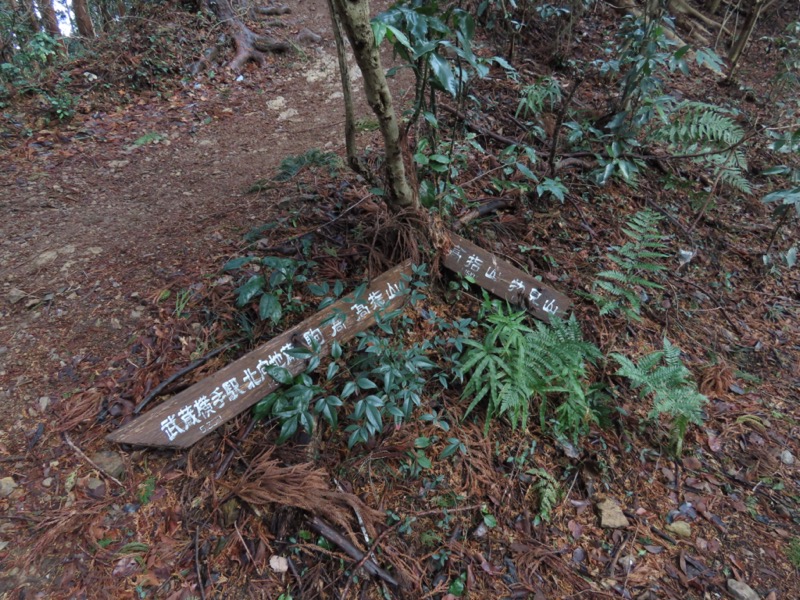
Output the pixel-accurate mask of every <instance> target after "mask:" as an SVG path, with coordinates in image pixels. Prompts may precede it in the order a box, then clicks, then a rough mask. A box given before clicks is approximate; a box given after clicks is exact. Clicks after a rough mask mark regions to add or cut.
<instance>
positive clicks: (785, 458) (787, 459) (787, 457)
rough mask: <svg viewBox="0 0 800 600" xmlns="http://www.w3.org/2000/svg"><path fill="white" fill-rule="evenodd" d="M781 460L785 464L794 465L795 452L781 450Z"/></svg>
mask: <svg viewBox="0 0 800 600" xmlns="http://www.w3.org/2000/svg"><path fill="white" fill-rule="evenodd" d="M781 462H782V463H783V464H785V465H793V464H794V454H792V453H791V452H789V451H788V450H784V451H783V452H781Z"/></svg>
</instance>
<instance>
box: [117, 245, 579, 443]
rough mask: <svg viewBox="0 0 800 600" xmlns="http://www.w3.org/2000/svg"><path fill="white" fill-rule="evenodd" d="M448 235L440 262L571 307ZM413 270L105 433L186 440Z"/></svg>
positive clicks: (330, 338) (367, 319) (550, 304)
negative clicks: (295, 352) (272, 371)
mask: <svg viewBox="0 0 800 600" xmlns="http://www.w3.org/2000/svg"><path fill="white" fill-rule="evenodd" d="M449 235H450V241H451V243H452V246H451V248H450V251H449V252H448V254H447V256H446V257H445V259H444V265H445V267H447V268H448V269H450V270H451V271H455V272H456V273H460V274H461V275H463V276H464V277H469V278H471V279H472V280H474V281H475V282H476V283H477V284H478V285H479V286H481V287H482V288H484V289H486V290H488V291H489V292H491V293H493V294H495V295H496V296H499V297H501V298H505V299H506V300H508V301H509V302H511V303H513V304H518V305H522V306H525V307H526V308H527V309H528V310H529V311H530V312H531V313H532V314H533V316H535V317H536V318H538V319H541V320H543V321H549V320H550V317H551V316H554V315H558V314H563V313H565V312H566V311H567V309H568V308H569V306H570V301H569V299H568V298H567V297H566V296H564V295H563V294H561V293H559V292H557V291H555V290H554V289H552V288H550V287H549V286H546V285H544V284H542V283H541V282H540V281H537V280H536V279H534V278H533V277H531V276H530V275H528V274H527V273H525V272H523V271H521V270H520V269H517V268H516V267H514V266H513V265H512V264H510V263H509V262H508V261H505V260H503V259H500V258H497V257H496V256H495V255H494V254H492V253H491V252H487V251H486V250H484V249H483V248H480V247H479V246H476V245H475V244H473V243H472V242H470V241H468V240H465V239H464V238H462V237H460V236H458V235H456V234H454V233H450V234H449ZM410 275H411V263H410V262H406V263H404V264H402V265H399V266H397V267H395V268H393V269H391V270H389V271H386V273H384V274H383V275H381V276H380V277H378V278H376V279H375V280H374V281H373V282H372V283H371V285H370V286H369V288H368V289H367V290H366V291H365V292H364V293H363V294H362V295H360V296H349V297H348V298H344V299H342V300H339V301H338V302H336V303H334V304H332V305H331V306H329V307H328V308H326V309H324V310H322V311H320V312H318V313H317V314H316V315H314V316H313V317H311V318H309V319H306V320H305V321H303V322H302V323H300V324H299V325H296V326H295V327H293V328H291V329H289V330H288V331H286V332H284V333H283V334H281V335H279V336H278V337H276V338H273V339H272V340H271V341H270V342H268V343H266V344H264V345H263V346H261V347H259V348H257V349H256V350H253V351H252V352H250V353H249V354H246V355H245V356H243V357H242V358H240V359H238V360H236V361H234V362H232V363H231V364H229V365H227V366H226V367H223V368H222V369H220V370H219V371H217V372H216V373H215V374H214V375H211V376H210V377H207V378H206V379H203V380H202V381H200V382H198V383H196V384H194V385H193V386H191V387H190V388H188V389H186V390H184V391H183V392H181V393H180V394H177V395H176V396H174V397H172V398H171V399H170V400H167V401H166V402H164V403H163V404H161V405H159V406H158V407H156V408H154V409H153V410H151V411H149V412H147V413H145V414H144V415H143V416H141V417H139V418H137V419H135V420H134V421H131V422H130V423H128V424H126V425H124V426H122V427H120V428H119V429H117V430H116V431H114V432H113V433H111V434H109V435H108V437H107V438H106V439H108V440H109V441H112V442H117V443H120V444H132V445H137V446H156V447H166V448H188V447H189V446H191V445H192V444H194V443H195V442H196V441H198V440H199V439H201V438H202V437H204V436H205V435H207V434H209V433H211V432H212V431H214V430H215V429H217V428H218V427H219V426H220V425H222V424H223V423H225V422H226V421H229V420H230V419H232V418H233V417H235V416H236V415H238V414H239V413H241V412H243V411H245V410H247V409H248V408H250V407H251V406H253V405H254V404H256V403H257V402H258V401H259V400H261V399H262V398H264V397H265V396H266V395H267V394H269V393H270V392H273V391H275V390H276V389H277V388H278V387H280V384H279V383H278V382H277V381H275V380H274V379H272V377H270V376H269V375H267V373H266V372H265V369H266V368H267V367H269V366H271V365H278V366H281V367H285V368H286V369H288V370H289V371H290V372H291V373H292V374H293V375H296V374H298V373H300V372H301V371H302V370H303V369H304V368H305V366H306V361H305V360H301V359H298V358H294V357H292V356H291V355H289V354H287V352H289V351H291V350H292V349H293V348H297V347H298V346H300V347H303V346H305V347H310V346H312V345H314V344H316V345H318V346H319V356H327V355H328V354H329V353H330V346H331V343H332V342H334V341H337V342H339V343H342V342H345V341H347V340H349V339H351V338H353V337H355V335H356V334H358V333H359V332H361V331H364V330H365V329H368V328H369V327H370V326H372V325H373V324H374V323H375V316H376V312H389V311H392V310H394V309H396V308H399V307H400V306H402V304H403V302H404V300H405V296H406V291H407V286H406V280H408V279H409V277H410Z"/></svg>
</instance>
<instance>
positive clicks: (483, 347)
mask: <svg viewBox="0 0 800 600" xmlns="http://www.w3.org/2000/svg"><path fill="white" fill-rule="evenodd" d="M526 316H527V315H526V313H525V312H524V311H522V312H513V311H511V310H509V312H504V311H503V309H502V307H501V306H499V305H497V312H495V313H494V314H491V315H489V316H488V317H487V321H488V323H489V325H491V328H490V329H489V331H488V333H487V334H486V337H485V338H484V339H483V341H482V342H478V341H475V340H467V341H466V342H465V343H466V345H468V346H469V349H468V350H467V352H466V353H465V356H464V361H463V364H462V366H461V368H460V370H459V373H460V376H461V377H462V379H463V378H464V376H465V374H467V373H469V380H468V381H467V384H466V385H465V386H464V391H463V397H464V398H470V397H471V398H472V401H471V402H470V405H469V406H468V407H467V410H466V414H465V416H466V415H469V414H470V413H471V412H472V411H473V410H474V409H475V407H476V406H477V405H478V404H479V403H480V402H481V401H483V400H484V399H486V400H487V401H488V402H487V411H486V425H485V431H486V432H487V433H488V431H489V426H490V424H491V420H492V419H493V418H496V417H500V416H503V415H504V416H506V417H507V418H508V419H509V421H510V422H511V426H512V427H513V428H514V429H516V428H517V427H522V428H523V429H524V428H525V427H527V424H528V419H529V416H530V406H531V402H532V401H533V400H534V399H536V398H539V399H540V405H539V413H540V420H541V423H542V427H543V428H544V425H545V422H546V412H547V395H548V394H554V393H558V394H560V396H561V397H562V398H563V401H562V402H561V403H560V404H559V405H558V407H557V408H556V411H555V420H556V429H557V431H558V432H566V433H569V434H571V435H572V436H573V437H575V438H576V437H577V436H578V435H580V434H582V433H584V432H585V431H586V429H587V428H588V425H589V424H590V423H592V422H594V421H596V417H595V415H594V412H593V411H592V409H591V406H590V403H589V401H588V400H587V394H586V386H585V378H586V366H585V361H587V360H588V361H590V362H594V361H596V360H597V359H599V358H600V357H601V356H602V355H601V353H600V351H599V350H598V349H597V348H596V347H595V346H594V345H593V344H591V343H589V342H585V341H584V340H583V336H582V334H581V331H580V327H579V325H578V322H577V320H576V319H575V316H574V315H573V316H571V317H570V319H569V320H567V321H561V320H559V319H552V322H551V325H550V326H547V325H545V324H543V323H537V324H536V329H531V328H530V327H528V326H526V325H525V324H524V323H523V321H524V319H525V318H526Z"/></svg>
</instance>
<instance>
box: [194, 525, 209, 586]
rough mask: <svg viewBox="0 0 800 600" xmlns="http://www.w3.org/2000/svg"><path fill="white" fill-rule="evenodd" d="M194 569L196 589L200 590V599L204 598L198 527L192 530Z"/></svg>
mask: <svg viewBox="0 0 800 600" xmlns="http://www.w3.org/2000/svg"><path fill="white" fill-rule="evenodd" d="M194 570H195V573H197V589H199V590H200V599H201V600H206V586H205V585H204V584H203V575H202V574H201V573H200V527H198V528H197V529H195V530H194Z"/></svg>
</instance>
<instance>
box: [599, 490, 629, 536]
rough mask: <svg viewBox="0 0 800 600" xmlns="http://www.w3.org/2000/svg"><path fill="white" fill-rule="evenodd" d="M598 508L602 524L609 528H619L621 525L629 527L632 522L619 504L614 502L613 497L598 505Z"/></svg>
mask: <svg viewBox="0 0 800 600" xmlns="http://www.w3.org/2000/svg"><path fill="white" fill-rule="evenodd" d="M597 510H598V511H599V512H600V526H601V527H605V528H607V529H619V528H621V527H628V526H630V523H629V522H628V519H627V518H626V517H625V515H624V514H623V513H622V509H621V508H620V506H619V504H617V503H616V502H614V500H612V499H611V498H606V499H605V500H603V501H602V502H600V503H599V504H598V505H597Z"/></svg>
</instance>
